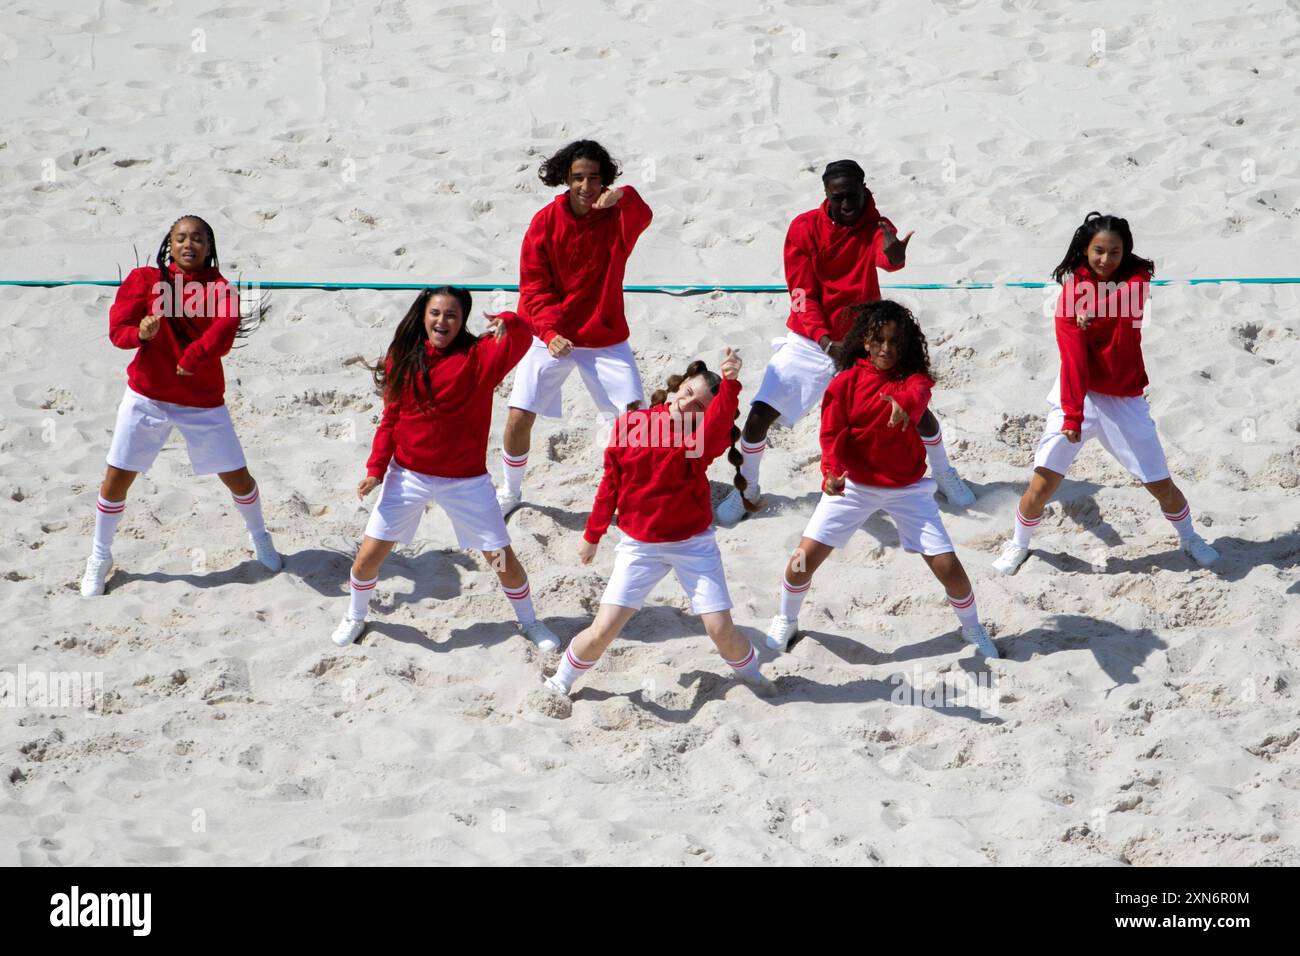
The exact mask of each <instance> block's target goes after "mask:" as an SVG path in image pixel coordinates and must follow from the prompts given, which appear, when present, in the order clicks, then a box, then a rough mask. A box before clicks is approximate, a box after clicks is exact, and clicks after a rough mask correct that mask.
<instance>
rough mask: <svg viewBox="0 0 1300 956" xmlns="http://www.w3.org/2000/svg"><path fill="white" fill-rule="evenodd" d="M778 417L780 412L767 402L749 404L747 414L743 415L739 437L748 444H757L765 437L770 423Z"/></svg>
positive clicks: (770, 425)
mask: <svg viewBox="0 0 1300 956" xmlns="http://www.w3.org/2000/svg"><path fill="white" fill-rule="evenodd" d="M780 417H781V413H780V412H778V411H777V410H776V409H775V408H773V407H772V406H771V405H769V404H767V402H754V403H753V404H752V405H750V406H749V414H748V415H746V416H745V427H744V428H743V429H742V430H741V437H742V438H744V439H745V441H747V442H749V444H751V445H757V444H758V443H759V442H761V441H762V440H763V439H765V438H766V437H767V432H768V430H769V429H770V428H771V427H772V423H773V422H775V421H776V420H777V419H778V418H780Z"/></svg>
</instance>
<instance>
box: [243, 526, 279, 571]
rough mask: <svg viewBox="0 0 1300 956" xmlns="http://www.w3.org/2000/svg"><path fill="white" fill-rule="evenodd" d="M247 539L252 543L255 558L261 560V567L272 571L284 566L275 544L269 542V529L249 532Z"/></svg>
mask: <svg viewBox="0 0 1300 956" xmlns="http://www.w3.org/2000/svg"><path fill="white" fill-rule="evenodd" d="M248 540H249V542H250V543H251V544H252V545H253V551H254V553H256V554H257V560H259V561H261V562H262V567H264V568H266V570H268V571H271V572H272V573H274V572H276V571H279V570H280V569H281V568H282V567H284V559H283V558H281V557H280V552H279V551H277V550H275V545H274V544H272V543H271V533H270V532H269V531H263V532H262V533H261V534H250V535H249V536H248Z"/></svg>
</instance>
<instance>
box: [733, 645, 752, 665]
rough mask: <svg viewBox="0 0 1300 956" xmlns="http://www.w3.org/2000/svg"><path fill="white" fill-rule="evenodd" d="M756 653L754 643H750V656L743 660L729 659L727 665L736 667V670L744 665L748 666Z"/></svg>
mask: <svg viewBox="0 0 1300 956" xmlns="http://www.w3.org/2000/svg"><path fill="white" fill-rule="evenodd" d="M754 653H755V651H754V645H753V644H751V645H749V656H748V657H746V658H745V659H744V660H743V661H727V665H728V666H730V667H734V668H735V669H736V670H740V669H741V668H742V667H747V666H748V665H749V662H750V661H752V660H753V659H754Z"/></svg>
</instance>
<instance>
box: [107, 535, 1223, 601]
mask: <svg viewBox="0 0 1300 956" xmlns="http://www.w3.org/2000/svg"><path fill="white" fill-rule="evenodd" d="M1182 547H1183V551H1184V552H1185V553H1186V554H1188V555H1190V556H1191V558H1192V560H1193V561H1195V562H1196V563H1197V564H1199V565H1200V566H1201V567H1203V568H1208V567H1209V566H1210V565H1211V564H1213V563H1214V562H1215V561H1217V560H1219V552H1217V551H1215V550H1214V549H1213V548H1212V547H1210V545H1209V543H1208V542H1207V541H1206V540H1205V539H1204V538H1202V537H1201V536H1200V535H1199V534H1194V535H1192V536H1191V537H1190V538H1185V539H1184V540H1183V542H1182ZM86 573H87V574H89V573H90V572H89V571H87V572H86ZM81 593H83V594H84V593H86V592H85V591H84V590H83V591H82V592H81Z"/></svg>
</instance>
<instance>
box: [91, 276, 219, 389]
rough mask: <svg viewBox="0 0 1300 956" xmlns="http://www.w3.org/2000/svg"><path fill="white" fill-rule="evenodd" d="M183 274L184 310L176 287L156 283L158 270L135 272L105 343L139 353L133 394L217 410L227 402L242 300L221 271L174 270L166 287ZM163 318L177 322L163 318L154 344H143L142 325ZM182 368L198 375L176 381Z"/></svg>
mask: <svg viewBox="0 0 1300 956" xmlns="http://www.w3.org/2000/svg"><path fill="white" fill-rule="evenodd" d="M178 274H179V275H180V276H181V278H182V279H183V283H184V284H183V286H182V288H181V290H180V296H179V299H180V301H179V303H178V302H175V301H174V300H175V299H176V298H177V297H176V295H175V294H174V290H175V286H174V285H162V284H161V283H159V277H160V276H161V275H162V273H160V272H159V271H158V269H156V268H154V267H152V266H146V267H144V268H140V269H132V270H131V271H130V272H129V273H128V274H127V277H126V278H125V279H124V280H122V284H121V285H120V286H119V287H118V290H117V298H115V299H114V300H113V305H112V307H111V308H110V309H109V310H108V337H109V340H110V341H112V343H113V344H114V345H116V346H117V347H118V348H120V349H138V350H139V351H137V352H136V353H135V358H133V359H131V364H130V365H129V366H127V370H126V376H127V384H129V385H130V386H131V388H132V389H133V390H134V391H136V392H139V393H140V394H141V395H143V396H145V397H146V398H152V399H153V400H154V401H156V402H168V403H170V404H172V405H189V406H192V407H194V408H216V407H217V406H218V405H222V404H224V403H225V401H226V376H225V374H224V373H223V372H222V370H221V357H222V356H223V355H226V354H228V353H229V352H230V347H231V346H232V345H233V344H234V341H235V333H236V332H237V331H239V296H238V295H237V294H236V293H235V292H234V290H233V289H231V288H230V286H229V284H228V283H227V282H226V280H225V279H224V278H222V276H221V273H220V272H218V271H217V270H216V269H208V268H204V269H199V270H197V271H195V272H189V273H187V272H182V271H181V270H180V267H178V266H177V265H176V264H175V263H171V264H170V265H169V266H168V278H169V280H170V281H173V282H174V277H175V276H177V275H178ZM164 300H166V302H167V303H168V305H169V307H168V308H166V309H164V308H163V302H164ZM164 313H170V314H171V315H173V316H176V315H179V316H180V317H179V318H164V319H163V320H162V322H161V324H160V325H159V326H158V332H157V334H156V335H154V337H153V338H151V339H147V340H145V341H143V342H142V341H140V321H141V320H142V319H143V318H144V317H145V316H146V315H163V314H164ZM177 365H179V366H180V367H181V368H183V369H185V371H187V372H193V373H194V374H193V375H180V374H178V373H177V371H176V366H177Z"/></svg>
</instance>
